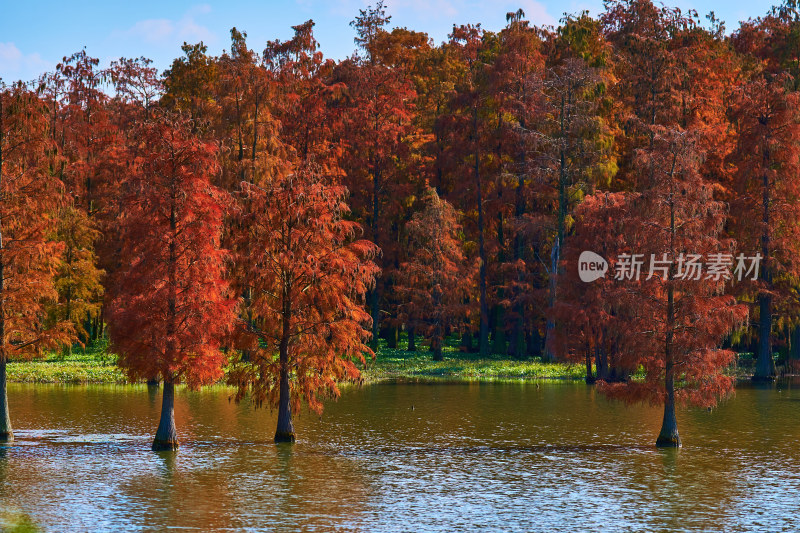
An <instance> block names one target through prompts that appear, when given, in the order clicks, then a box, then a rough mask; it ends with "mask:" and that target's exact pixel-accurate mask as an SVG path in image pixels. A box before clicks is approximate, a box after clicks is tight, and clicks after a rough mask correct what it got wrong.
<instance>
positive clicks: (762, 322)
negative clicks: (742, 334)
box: [753, 294, 775, 382]
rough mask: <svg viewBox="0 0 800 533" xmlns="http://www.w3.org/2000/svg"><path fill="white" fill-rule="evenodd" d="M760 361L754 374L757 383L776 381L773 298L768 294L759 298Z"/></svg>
mask: <svg viewBox="0 0 800 533" xmlns="http://www.w3.org/2000/svg"><path fill="white" fill-rule="evenodd" d="M758 311H759V316H758V360H757V361H756V370H755V373H754V374H753V381H755V382H769V381H772V380H774V379H775V361H774V360H773V359H772V342H771V339H770V336H771V335H770V334H771V331H772V297H771V296H770V295H768V294H760V295H759V296H758Z"/></svg>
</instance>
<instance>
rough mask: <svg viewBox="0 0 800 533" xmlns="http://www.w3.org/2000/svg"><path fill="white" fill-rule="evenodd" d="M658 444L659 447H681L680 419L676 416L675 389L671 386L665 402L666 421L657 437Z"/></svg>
mask: <svg viewBox="0 0 800 533" xmlns="http://www.w3.org/2000/svg"><path fill="white" fill-rule="evenodd" d="M656 446H657V447H659V448H680V447H681V438H680V436H679V435H678V420H677V418H675V389H674V386H673V387H670V389H669V390H668V391H667V399H666V401H665V402H664V421H663V422H662V424H661V432H660V433H659V434H658V439H656Z"/></svg>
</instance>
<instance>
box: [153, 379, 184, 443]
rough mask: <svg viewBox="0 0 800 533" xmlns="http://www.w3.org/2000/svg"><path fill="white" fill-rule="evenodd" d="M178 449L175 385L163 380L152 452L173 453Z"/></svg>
mask: <svg viewBox="0 0 800 533" xmlns="http://www.w3.org/2000/svg"><path fill="white" fill-rule="evenodd" d="M177 449H178V430H177V429H176V427H175V384H174V383H173V382H172V381H169V380H164V393H163V395H162V397H161V421H160V422H159V423H158V430H157V431H156V438H155V439H153V451H156V452H161V451H175V450H177Z"/></svg>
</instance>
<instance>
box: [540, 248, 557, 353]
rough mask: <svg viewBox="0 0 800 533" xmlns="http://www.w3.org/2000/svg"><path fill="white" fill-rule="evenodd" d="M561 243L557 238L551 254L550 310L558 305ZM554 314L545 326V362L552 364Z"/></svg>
mask: <svg viewBox="0 0 800 533" xmlns="http://www.w3.org/2000/svg"><path fill="white" fill-rule="evenodd" d="M559 247H560V241H559V240H558V238H556V242H555V243H554V244H553V250H552V252H551V253H550V282H549V291H550V294H549V305H550V309H553V307H554V306H555V305H556V274H557V272H558V259H559V253H560V250H559ZM552 315H553V313H552V311H550V312H549V313H548V316H547V323H546V325H545V331H544V354H545V356H544V358H545V361H548V362H550V363H552V362H554V361H555V360H556V354H555V353H553V349H552V348H551V346H550V345H551V343H552V338H553V331H554V330H555V327H556V323H555V321H554V320H553V316H552Z"/></svg>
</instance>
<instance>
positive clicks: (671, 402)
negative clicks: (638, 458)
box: [656, 159, 681, 448]
mask: <svg viewBox="0 0 800 533" xmlns="http://www.w3.org/2000/svg"><path fill="white" fill-rule="evenodd" d="M674 171H675V160H674V159H673V162H672V171H671V172H670V177H672V175H673V173H674ZM673 194H674V182H673V181H672V180H670V197H669V208H670V211H669V213H670V215H669V216H670V242H669V250H670V256H671V257H675V232H676V225H675V202H674V196H673ZM674 279H675V263H674V261H673V262H672V263H671V264H670V267H669V281H668V283H669V285H668V286H667V331H666V335H665V336H664V390H665V392H666V398H664V420H663V422H662V423H661V432H660V433H659V434H658V438H657V439H656V446H657V447H659V448H680V446H681V438H680V436H679V435H678V420H677V419H676V418H675V361H674V355H675V354H674V353H673V349H674V346H673V338H674V334H675V287H674V285H673V281H674Z"/></svg>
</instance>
